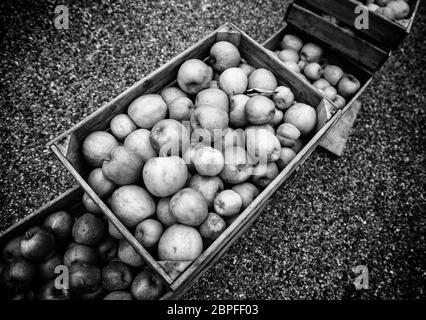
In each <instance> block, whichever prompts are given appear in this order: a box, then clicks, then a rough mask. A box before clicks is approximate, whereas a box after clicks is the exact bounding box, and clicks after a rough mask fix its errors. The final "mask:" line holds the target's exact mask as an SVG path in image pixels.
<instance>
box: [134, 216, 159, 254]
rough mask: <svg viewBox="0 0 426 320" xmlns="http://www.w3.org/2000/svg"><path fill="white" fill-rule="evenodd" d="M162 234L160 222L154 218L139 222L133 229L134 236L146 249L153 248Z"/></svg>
mask: <svg viewBox="0 0 426 320" xmlns="http://www.w3.org/2000/svg"><path fill="white" fill-rule="evenodd" d="M162 234H163V226H162V224H161V223H160V222H159V221H157V220H154V219H146V220H144V221H142V222H140V223H139V224H138V225H137V226H136V229H135V238H136V240H138V241H139V243H140V244H141V245H142V246H143V247H144V248H146V249H151V248H154V247H155V246H156V245H157V244H158V241H160V237H161V235H162Z"/></svg>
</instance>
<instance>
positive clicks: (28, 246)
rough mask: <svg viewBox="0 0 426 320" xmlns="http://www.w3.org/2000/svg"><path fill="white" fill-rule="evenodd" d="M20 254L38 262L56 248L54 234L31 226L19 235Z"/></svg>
mask: <svg viewBox="0 0 426 320" xmlns="http://www.w3.org/2000/svg"><path fill="white" fill-rule="evenodd" d="M20 245H21V253H22V256H23V257H24V258H26V259H28V260H30V261H35V262H40V261H43V260H45V259H46V258H48V257H49V256H51V255H52V254H53V253H54V252H55V250H56V243H55V236H54V235H53V234H52V233H50V232H49V231H47V230H45V229H42V228H40V227H32V228H30V229H29V230H28V231H27V232H25V233H24V235H23V236H22V237H21V243H20Z"/></svg>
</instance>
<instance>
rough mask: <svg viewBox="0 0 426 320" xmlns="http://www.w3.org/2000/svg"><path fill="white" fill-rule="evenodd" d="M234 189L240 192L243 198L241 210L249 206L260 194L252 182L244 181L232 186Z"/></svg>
mask: <svg viewBox="0 0 426 320" xmlns="http://www.w3.org/2000/svg"><path fill="white" fill-rule="evenodd" d="M232 191H235V192H236V193H238V195H239V196H240V197H241V200H242V202H243V203H242V206H241V210H244V209H245V208H247V207H248V206H249V205H250V203H252V202H253V200H254V199H255V198H256V197H257V196H258V195H259V190H258V189H257V188H256V187H255V186H254V185H253V184H251V183H249V182H244V183H241V184H237V185H235V186H233V187H232Z"/></svg>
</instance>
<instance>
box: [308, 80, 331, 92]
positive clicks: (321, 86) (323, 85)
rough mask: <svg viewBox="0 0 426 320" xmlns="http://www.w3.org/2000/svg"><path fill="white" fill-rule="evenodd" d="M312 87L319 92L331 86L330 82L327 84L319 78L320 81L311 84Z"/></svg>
mask: <svg viewBox="0 0 426 320" xmlns="http://www.w3.org/2000/svg"><path fill="white" fill-rule="evenodd" d="M312 85H313V86H314V87H315V88H317V89H319V90H322V89H324V88H327V87H329V86H330V85H331V84H330V82H328V81H327V80H325V79H323V78H321V79H318V80H316V81H315V82H313V83H312Z"/></svg>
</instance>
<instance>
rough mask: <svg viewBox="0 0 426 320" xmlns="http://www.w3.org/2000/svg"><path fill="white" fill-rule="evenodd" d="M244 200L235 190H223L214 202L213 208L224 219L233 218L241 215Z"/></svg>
mask: <svg viewBox="0 0 426 320" xmlns="http://www.w3.org/2000/svg"><path fill="white" fill-rule="evenodd" d="M242 206H243V200H242V199H241V197H240V195H239V194H238V193H236V192H235V191H233V190H223V191H222V192H221V193H219V194H218V195H217V196H216V198H215V199H214V201H213V207H214V210H215V211H216V213H217V214H219V215H220V216H222V217H231V216H234V215H236V214H238V213H240V210H241V207H242Z"/></svg>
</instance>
